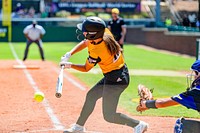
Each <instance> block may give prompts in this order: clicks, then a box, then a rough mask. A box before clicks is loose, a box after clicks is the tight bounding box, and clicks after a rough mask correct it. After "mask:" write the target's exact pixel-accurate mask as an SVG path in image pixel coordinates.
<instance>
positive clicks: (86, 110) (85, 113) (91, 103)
mask: <svg viewBox="0 0 200 133" xmlns="http://www.w3.org/2000/svg"><path fill="white" fill-rule="evenodd" d="M103 85H104V78H103V79H102V80H100V81H99V82H98V83H97V84H96V85H95V86H94V87H92V89H90V90H89V91H88V93H87V95H86V100H85V103H84V106H83V108H82V111H81V114H80V116H79V118H78V121H77V124H79V125H81V126H83V125H84V124H85V122H86V120H87V119H88V117H89V116H90V114H91V113H92V112H93V110H94V107H95V105H96V101H97V100H98V99H99V98H101V97H102V92H103Z"/></svg>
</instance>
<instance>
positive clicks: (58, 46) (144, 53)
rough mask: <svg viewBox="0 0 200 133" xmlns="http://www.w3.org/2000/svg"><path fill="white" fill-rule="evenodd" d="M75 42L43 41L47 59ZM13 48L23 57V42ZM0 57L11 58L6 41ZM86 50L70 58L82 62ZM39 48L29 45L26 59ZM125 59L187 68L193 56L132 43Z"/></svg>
mask: <svg viewBox="0 0 200 133" xmlns="http://www.w3.org/2000/svg"><path fill="white" fill-rule="evenodd" d="M75 44H76V43H74V42H68V43H44V45H43V46H44V52H45V56H46V58H47V60H51V61H54V62H55V63H58V62H59V61H60V57H61V56H62V55H64V54H65V53H66V51H69V50H70V49H71V48H72V47H73V46H74V45H75ZM13 45H14V48H15V50H16V52H17V54H18V55H19V58H20V59H22V58H23V54H24V49H25V43H13ZM2 52H3V53H4V55H3V56H0V59H13V57H12V55H11V52H10V51H9V47H8V45H7V44H6V43H0V53H2ZM87 55H88V53H87V50H84V51H82V52H81V53H78V54H77V55H74V56H73V57H72V58H71V60H70V61H71V62H73V63H84V62H85V60H86V58H87ZM39 58H40V55H39V50H38V48H37V46H36V45H35V44H33V45H31V47H30V52H29V55H28V59H39ZM125 59H126V63H127V65H128V67H129V69H163V70H189V67H190V65H191V64H192V63H193V61H194V60H195V58H184V57H182V56H175V55H169V54H163V53H161V52H157V51H156V52H155V51H148V50H144V49H142V48H138V47H136V46H134V45H126V46H125Z"/></svg>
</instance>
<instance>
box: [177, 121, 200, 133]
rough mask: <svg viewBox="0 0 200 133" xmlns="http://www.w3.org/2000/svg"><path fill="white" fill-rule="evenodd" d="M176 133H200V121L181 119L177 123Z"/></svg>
mask: <svg viewBox="0 0 200 133" xmlns="http://www.w3.org/2000/svg"><path fill="white" fill-rule="evenodd" d="M174 133H200V121H196V120H186V119H184V118H179V119H178V120H177V121H176V123H175V126H174Z"/></svg>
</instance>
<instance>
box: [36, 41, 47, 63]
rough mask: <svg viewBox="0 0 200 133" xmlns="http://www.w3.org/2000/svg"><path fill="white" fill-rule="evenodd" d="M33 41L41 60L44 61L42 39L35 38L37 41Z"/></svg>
mask: <svg viewBox="0 0 200 133" xmlns="http://www.w3.org/2000/svg"><path fill="white" fill-rule="evenodd" d="M35 43H36V44H37V45H38V48H39V51H40V55H41V58H42V60H43V61H44V60H45V58H44V51H43V47H42V40H39V41H38V40H37V41H35Z"/></svg>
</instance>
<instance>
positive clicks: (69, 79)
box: [54, 68, 86, 91]
mask: <svg viewBox="0 0 200 133" xmlns="http://www.w3.org/2000/svg"><path fill="white" fill-rule="evenodd" d="M54 70H55V71H56V73H57V74H59V70H58V69H57V68H55V69H54ZM63 76H64V78H65V79H67V80H68V81H69V82H70V83H71V84H73V85H74V86H75V87H77V88H79V89H80V90H82V91H85V90H86V88H85V87H83V86H82V85H81V84H80V83H78V82H77V81H75V80H74V79H72V78H69V77H68V76H67V75H66V74H65V73H64V74H63Z"/></svg>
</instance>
